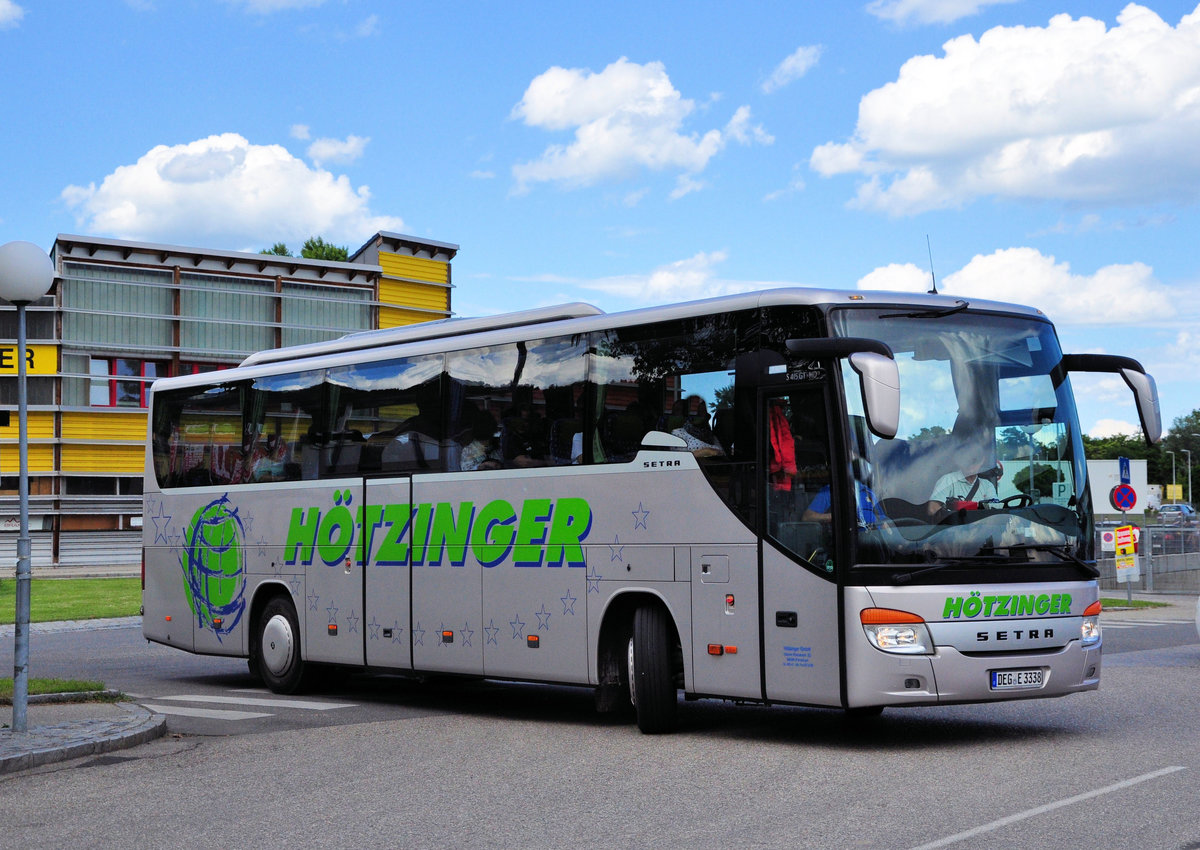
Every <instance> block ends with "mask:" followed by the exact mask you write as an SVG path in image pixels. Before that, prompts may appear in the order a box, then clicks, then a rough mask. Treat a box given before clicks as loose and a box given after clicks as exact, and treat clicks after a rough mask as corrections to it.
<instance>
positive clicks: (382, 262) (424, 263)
mask: <svg viewBox="0 0 1200 850" xmlns="http://www.w3.org/2000/svg"><path fill="white" fill-rule="evenodd" d="M379 267H380V268H381V269H383V273H384V274H385V275H390V276H391V277H406V278H409V279H411V280H426V281H429V282H430V283H449V282H450V264H449V263H444V262H442V261H441V260H427V259H425V258H424V257H409V256H406V255H404V254H391V253H388V252H387V251H380V252H379Z"/></svg>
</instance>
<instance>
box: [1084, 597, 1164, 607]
mask: <svg viewBox="0 0 1200 850" xmlns="http://www.w3.org/2000/svg"><path fill="white" fill-rule="evenodd" d="M1100 606H1101V607H1102V608H1170V607H1171V606H1170V604H1168V603H1166V602H1151V601H1150V600H1149V599H1135V600H1133V601H1132V602H1130V601H1129V600H1128V599H1117V598H1111V599H1110V598H1101V600H1100Z"/></svg>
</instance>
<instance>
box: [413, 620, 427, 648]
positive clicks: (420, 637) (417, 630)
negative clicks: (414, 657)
mask: <svg viewBox="0 0 1200 850" xmlns="http://www.w3.org/2000/svg"><path fill="white" fill-rule="evenodd" d="M412 641H413V646H424V645H425V630H424V629H423V628H421V624H420V623H417V624H416V625H414V626H413V630H412Z"/></svg>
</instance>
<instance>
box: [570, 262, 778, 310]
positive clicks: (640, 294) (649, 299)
mask: <svg viewBox="0 0 1200 850" xmlns="http://www.w3.org/2000/svg"><path fill="white" fill-rule="evenodd" d="M727 258H728V254H727V253H726V252H724V251H711V252H705V251H701V252H700V253H698V254H696V255H694V256H692V257H688V258H687V259H685V260H677V261H675V262H673V263H668V264H666V265H664V266H659V267H658V268H656V269H654V270H653V271H652V272H650V273H649V274H630V275H621V276H617V277H606V278H599V279H597V280H588V281H577V282H576V283H577V285H579V286H581V287H582V288H584V289H591V290H595V291H597V292H604V293H607V294H609V295H615V296H619V297H621V298H627V299H629V300H630V301H635V302H638V303H642V304H647V303H652V304H665V303H670V302H675V301H689V300H693V299H696V298H711V297H715V296H717V295H730V294H733V293H738V292H752V291H754V290H756V289H762V288H763V284H762V283H761V282H753V281H734V280H726V279H723V278H721V277H719V276H718V275H717V267H718V266H719V265H720V264H721V263H723V262H725V260H726V259H727Z"/></svg>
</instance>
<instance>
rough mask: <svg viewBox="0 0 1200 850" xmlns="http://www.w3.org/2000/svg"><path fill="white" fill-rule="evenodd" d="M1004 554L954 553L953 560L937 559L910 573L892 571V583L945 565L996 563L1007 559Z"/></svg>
mask: <svg viewBox="0 0 1200 850" xmlns="http://www.w3.org/2000/svg"><path fill="white" fill-rule="evenodd" d="M1007 560H1008V558H1007V556H1005V555H955V556H954V560H953V561H937V562H936V563H932V564H930V565H929V566H927V567H921V569H919V570H913V571H912V572H911V573H892V583H893V584H908V583H909V582H910V581H912V580H913V579H914V578H916V577H917V576H923V575H925V574H926V573H936V572H937V571H938V570H944V569H946V568H947V567H959V566H962V565H963V564H980V563H984V564H998V563H1001V562H1003V561H1007Z"/></svg>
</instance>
